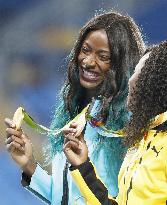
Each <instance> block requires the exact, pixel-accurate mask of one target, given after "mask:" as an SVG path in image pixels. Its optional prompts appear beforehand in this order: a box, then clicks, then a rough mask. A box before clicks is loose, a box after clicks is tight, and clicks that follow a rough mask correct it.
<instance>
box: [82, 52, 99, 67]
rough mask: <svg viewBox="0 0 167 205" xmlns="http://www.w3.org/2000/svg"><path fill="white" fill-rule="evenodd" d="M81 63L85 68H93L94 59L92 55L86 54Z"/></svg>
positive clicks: (94, 64)
mask: <svg viewBox="0 0 167 205" xmlns="http://www.w3.org/2000/svg"><path fill="white" fill-rule="evenodd" d="M83 65H84V66H85V67H87V68H94V67H95V66H96V60H95V57H94V56H93V55H91V56H86V57H85V58H84V59H83Z"/></svg>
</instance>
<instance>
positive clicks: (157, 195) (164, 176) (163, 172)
mask: <svg viewBox="0 0 167 205" xmlns="http://www.w3.org/2000/svg"><path fill="white" fill-rule="evenodd" d="M166 91H167V41H165V42H162V43H161V44H160V45H159V46H155V47H153V48H152V50H151V52H148V53H147V54H145V55H144V56H143V57H142V58H141V60H140V61H139V63H138V65H137V66H136V68H135V72H134V74H133V75H132V77H131V78H130V79H129V95H128V103H127V104H128V108H129V110H130V111H131V112H132V116H131V120H130V122H129V124H127V126H126V127H125V132H126V133H127V134H126V135H127V138H126V143H128V145H129V146H130V147H131V149H130V150H129V152H128V153H127V155H126V157H125V159H124V162H123V164H122V166H121V169H120V172H119V177H118V181H119V182H118V183H119V193H118V196H117V198H116V200H115V199H114V198H113V197H112V196H109V195H108V190H107V188H106V187H105V185H104V184H103V183H102V182H101V181H100V180H99V178H98V176H97V173H95V169H94V167H93V165H92V163H91V162H90V161H89V159H88V160H87V156H88V150H87V147H86V144H85V142H84V140H83V138H81V142H82V143H81V142H80V143H79V142H78V141H77V140H76V139H74V140H73V139H72V138H70V141H68V142H66V144H65V146H64V152H65V154H66V156H67V158H68V160H69V162H70V163H71V164H72V165H74V166H73V167H71V171H72V175H73V178H74V180H75V181H76V183H77V184H78V186H79V188H80V190H81V193H82V194H83V196H84V197H85V200H86V202H87V203H88V204H93V205H98V204H103V205H105V204H118V205H125V204H126V205H134V204H140V205H145V204H146V205H148V204H150V205H157V204H158V205H166V203H167V194H166V193H167V169H166V168H167V158H166V156H167V95H166ZM66 137H68V136H66ZM78 144H79V146H78ZM132 148H133V149H132Z"/></svg>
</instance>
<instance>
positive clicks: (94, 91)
mask: <svg viewBox="0 0 167 205" xmlns="http://www.w3.org/2000/svg"><path fill="white" fill-rule="evenodd" d="M97 94H98V92H97V89H91V90H87V91H86V100H87V101H88V102H90V101H91V100H92V98H96V97H97Z"/></svg>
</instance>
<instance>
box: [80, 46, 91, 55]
mask: <svg viewBox="0 0 167 205" xmlns="http://www.w3.org/2000/svg"><path fill="white" fill-rule="evenodd" d="M81 51H82V52H83V53H85V54H86V53H88V52H89V51H90V49H89V48H88V47H87V46H82V48H81Z"/></svg>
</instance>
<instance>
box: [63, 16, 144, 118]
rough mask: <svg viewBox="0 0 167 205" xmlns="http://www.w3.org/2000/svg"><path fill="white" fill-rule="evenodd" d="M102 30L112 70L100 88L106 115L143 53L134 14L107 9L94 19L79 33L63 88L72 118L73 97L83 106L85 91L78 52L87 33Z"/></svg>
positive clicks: (124, 88) (124, 87) (120, 93)
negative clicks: (81, 79) (79, 70)
mask: <svg viewBox="0 0 167 205" xmlns="http://www.w3.org/2000/svg"><path fill="white" fill-rule="evenodd" d="M99 29H104V30H105V31H106V33H107V36H108V40H109V48H110V52H111V69H110V71H109V72H108V73H107V74H106V78H105V80H104V82H103V85H102V86H101V89H100V91H99V95H101V96H102V107H103V109H102V110H101V112H102V113H103V115H104V113H106V114H107V112H108V109H109V103H110V102H111V100H112V101H113V102H114V100H116V98H117V97H119V96H120V95H122V94H123V93H124V92H125V90H126V88H127V82H128V79H129V77H130V75H131V73H132V72H133V69H134V67H135V65H136V64H137V62H138V61H139V59H140V57H141V56H142V55H143V52H144V43H143V39H142V36H141V33H140V30H139V28H138V26H137V25H136V24H135V23H134V21H133V19H132V18H131V17H129V16H123V15H121V14H119V13H116V12H107V13H104V14H101V15H97V16H95V17H94V18H92V19H91V20H90V21H89V22H88V23H87V24H86V25H85V26H84V27H83V28H82V29H81V30H80V32H79V36H78V40H77V41H76V44H75V46H74V48H73V50H72V58H71V60H70V62H69V67H68V78H67V80H66V83H65V86H64V89H63V97H64V102H66V107H67V110H68V111H69V113H70V115H71V116H72V117H73V115H75V114H74V110H73V105H74V100H75V101H77V106H78V108H82V106H83V99H84V97H85V96H84V94H85V92H86V91H85V89H84V88H82V86H81V85H80V82H79V75H78V64H77V63H78V55H79V53H80V49H81V46H82V44H83V41H84V40H85V38H86V36H87V35H88V33H89V32H91V31H94V30H99ZM67 90H68V91H67Z"/></svg>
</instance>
